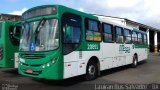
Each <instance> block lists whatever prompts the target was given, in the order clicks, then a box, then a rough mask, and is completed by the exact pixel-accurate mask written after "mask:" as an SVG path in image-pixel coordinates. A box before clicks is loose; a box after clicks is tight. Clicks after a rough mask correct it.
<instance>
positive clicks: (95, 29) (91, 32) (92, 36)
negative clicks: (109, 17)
mask: <svg viewBox="0 0 160 90" xmlns="http://www.w3.org/2000/svg"><path fill="white" fill-rule="evenodd" d="M85 24H86V25H85V26H86V40H87V41H101V33H100V28H99V23H98V21H94V20H88V19H86V21H85Z"/></svg>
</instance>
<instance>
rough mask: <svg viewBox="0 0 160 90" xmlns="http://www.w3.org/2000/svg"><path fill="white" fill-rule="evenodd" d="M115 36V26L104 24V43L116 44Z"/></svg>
mask: <svg viewBox="0 0 160 90" xmlns="http://www.w3.org/2000/svg"><path fill="white" fill-rule="evenodd" d="M113 36H114V34H113V25H110V24H103V41H104V42H109V43H111V42H114V40H113Z"/></svg>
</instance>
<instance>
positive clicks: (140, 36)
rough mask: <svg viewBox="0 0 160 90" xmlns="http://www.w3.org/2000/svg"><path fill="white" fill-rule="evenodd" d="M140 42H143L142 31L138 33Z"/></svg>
mask: <svg viewBox="0 0 160 90" xmlns="http://www.w3.org/2000/svg"><path fill="white" fill-rule="evenodd" d="M138 43H139V44H142V33H138Z"/></svg>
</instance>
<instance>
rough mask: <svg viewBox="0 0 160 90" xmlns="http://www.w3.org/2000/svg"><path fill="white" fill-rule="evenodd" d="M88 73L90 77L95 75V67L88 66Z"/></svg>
mask: <svg viewBox="0 0 160 90" xmlns="http://www.w3.org/2000/svg"><path fill="white" fill-rule="evenodd" d="M88 73H89V74H90V75H92V76H93V75H94V74H95V67H94V66H93V65H91V66H89V68H88Z"/></svg>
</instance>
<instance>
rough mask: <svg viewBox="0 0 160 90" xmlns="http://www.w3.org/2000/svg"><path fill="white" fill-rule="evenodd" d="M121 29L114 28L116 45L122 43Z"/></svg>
mask: <svg viewBox="0 0 160 90" xmlns="http://www.w3.org/2000/svg"><path fill="white" fill-rule="evenodd" d="M122 30H123V29H122V28H120V27H116V42H117V43H123V34H122Z"/></svg>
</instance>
